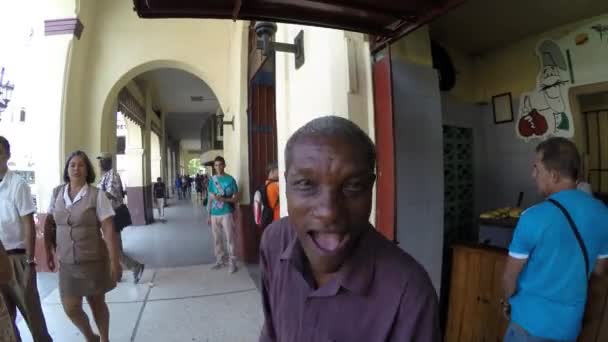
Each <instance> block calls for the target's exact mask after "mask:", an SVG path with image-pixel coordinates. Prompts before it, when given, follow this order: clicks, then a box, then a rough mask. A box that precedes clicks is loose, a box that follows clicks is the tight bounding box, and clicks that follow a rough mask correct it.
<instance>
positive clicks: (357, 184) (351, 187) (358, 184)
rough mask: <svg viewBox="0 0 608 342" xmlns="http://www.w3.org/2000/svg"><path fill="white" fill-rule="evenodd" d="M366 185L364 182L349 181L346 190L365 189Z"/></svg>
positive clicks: (357, 190)
mask: <svg viewBox="0 0 608 342" xmlns="http://www.w3.org/2000/svg"><path fill="white" fill-rule="evenodd" d="M364 188H365V186H364V185H363V183H362V182H349V183H346V185H345V186H344V190H345V191H347V192H359V191H363V190H364Z"/></svg>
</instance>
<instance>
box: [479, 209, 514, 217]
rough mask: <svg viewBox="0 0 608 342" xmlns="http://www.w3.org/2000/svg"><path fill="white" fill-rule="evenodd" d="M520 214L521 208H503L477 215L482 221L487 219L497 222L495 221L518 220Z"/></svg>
mask: <svg viewBox="0 0 608 342" xmlns="http://www.w3.org/2000/svg"><path fill="white" fill-rule="evenodd" d="M521 213H522V209H521V208H511V207H504V208H499V209H495V210H491V211H486V212H484V213H482V214H481V215H479V217H480V218H482V219H488V220H492V219H494V220H497V219H504V218H519V217H520V216H521Z"/></svg>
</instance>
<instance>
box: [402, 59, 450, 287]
mask: <svg viewBox="0 0 608 342" xmlns="http://www.w3.org/2000/svg"><path fill="white" fill-rule="evenodd" d="M392 71H393V72H392V77H393V103H394V109H393V116H394V120H395V125H394V126H395V154H396V160H395V167H396V178H397V184H396V186H397V192H396V193H397V200H396V211H397V213H396V216H397V222H396V225H397V226H396V227H395V231H396V238H397V241H398V242H399V247H401V248H402V249H403V250H405V251H406V252H408V253H409V254H410V255H412V256H413V257H414V258H415V259H416V260H418V262H420V264H422V266H424V268H425V269H426V271H427V272H428V273H429V276H430V277H431V280H432V282H433V285H434V286H435V289H436V291H437V293H440V292H439V291H440V289H441V268H442V257H443V253H442V251H443V192H444V189H443V138H442V136H443V135H442V129H441V125H442V116H441V113H442V111H441V97H440V94H439V78H438V76H437V72H436V71H435V69H433V68H431V67H430V66H428V65H421V64H414V63H406V62H402V61H400V60H399V59H393V61H392Z"/></svg>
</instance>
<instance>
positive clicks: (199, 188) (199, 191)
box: [194, 173, 203, 202]
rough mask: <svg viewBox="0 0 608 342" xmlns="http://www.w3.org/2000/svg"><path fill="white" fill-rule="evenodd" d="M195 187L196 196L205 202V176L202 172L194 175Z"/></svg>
mask: <svg viewBox="0 0 608 342" xmlns="http://www.w3.org/2000/svg"><path fill="white" fill-rule="evenodd" d="M194 187H195V188H196V196H197V197H196V198H197V200H199V201H200V202H203V176H202V175H201V174H198V173H197V174H196V177H194Z"/></svg>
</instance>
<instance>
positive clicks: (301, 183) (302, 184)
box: [293, 179, 312, 189]
mask: <svg viewBox="0 0 608 342" xmlns="http://www.w3.org/2000/svg"><path fill="white" fill-rule="evenodd" d="M293 185H294V186H295V187H296V188H298V189H309V188H310V187H311V186H312V182H311V181H310V180H308V179H300V180H297V181H295V182H294V183H293Z"/></svg>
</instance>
